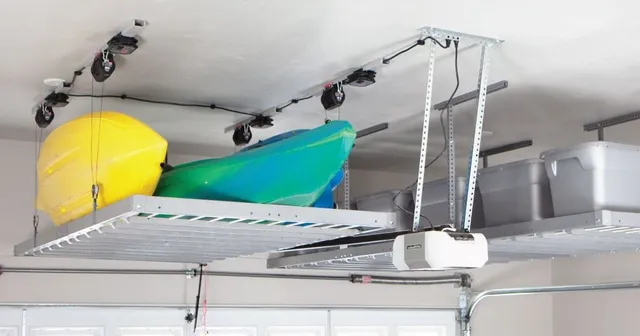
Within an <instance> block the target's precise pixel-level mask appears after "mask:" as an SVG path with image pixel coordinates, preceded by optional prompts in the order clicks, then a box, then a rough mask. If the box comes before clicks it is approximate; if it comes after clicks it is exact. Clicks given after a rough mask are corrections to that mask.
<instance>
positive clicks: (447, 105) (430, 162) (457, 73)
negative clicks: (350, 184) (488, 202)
mask: <svg viewBox="0 0 640 336" xmlns="http://www.w3.org/2000/svg"><path fill="white" fill-rule="evenodd" d="M453 44H454V48H455V53H454V67H455V73H456V86H455V88H454V89H453V92H452V93H451V96H449V99H448V100H447V103H446V104H445V105H444V108H443V109H442V110H440V126H442V135H443V137H444V146H443V148H442V150H441V151H440V152H439V153H438V155H436V157H435V158H433V159H432V160H431V161H429V163H427V164H426V165H425V167H424V169H425V170H426V169H427V168H429V167H430V166H431V165H432V164H434V163H435V162H436V161H438V159H440V157H441V156H442V154H444V152H446V151H447V148H448V147H447V144H448V143H449V137H448V135H447V131H446V127H445V126H444V119H443V116H444V112H445V111H447V110H448V108H449V105H450V104H451V101H452V100H453V97H455V95H456V93H457V92H458V89H459V88H460V72H459V71H458V41H453ZM441 47H442V46H441ZM416 184H418V179H416V180H415V181H414V182H413V183H411V184H410V185H408V186H407V187H406V188H404V189H402V190H400V191H398V192H397V193H396V194H395V195H394V196H393V204H394V205H395V206H397V207H398V208H399V209H400V210H402V211H404V212H406V213H408V214H410V215H413V212H412V211H409V210H407V209H405V208H403V207H402V206H400V205H398V203H397V202H396V199H397V198H398V196H399V195H400V194H401V193H403V192H405V191H407V190H409V189H410V188H412V187H413V186H414V185H416ZM420 217H421V218H424V219H426V220H427V221H428V222H429V226H430V227H431V229H432V230H433V229H434V228H435V227H434V225H433V222H431V220H430V219H429V218H428V217H427V216H425V215H423V214H420Z"/></svg>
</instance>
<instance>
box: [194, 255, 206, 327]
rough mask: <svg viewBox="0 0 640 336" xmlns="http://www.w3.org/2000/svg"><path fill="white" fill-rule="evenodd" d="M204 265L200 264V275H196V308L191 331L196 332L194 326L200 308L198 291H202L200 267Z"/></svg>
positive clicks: (196, 322)
mask: <svg viewBox="0 0 640 336" xmlns="http://www.w3.org/2000/svg"><path fill="white" fill-rule="evenodd" d="M203 267H204V265H202V264H201V265H200V276H199V277H198V294H196V308H195V309H194V310H195V311H194V320H193V332H196V328H197V327H198V311H199V310H200V293H201V291H202V275H203V274H204V272H203V271H202V268H203Z"/></svg>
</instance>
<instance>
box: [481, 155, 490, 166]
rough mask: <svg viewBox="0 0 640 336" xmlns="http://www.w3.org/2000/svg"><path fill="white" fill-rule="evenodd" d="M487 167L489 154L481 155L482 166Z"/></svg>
mask: <svg viewBox="0 0 640 336" xmlns="http://www.w3.org/2000/svg"><path fill="white" fill-rule="evenodd" d="M487 167H489V156H488V155H487V156H483V157H482V168H487Z"/></svg>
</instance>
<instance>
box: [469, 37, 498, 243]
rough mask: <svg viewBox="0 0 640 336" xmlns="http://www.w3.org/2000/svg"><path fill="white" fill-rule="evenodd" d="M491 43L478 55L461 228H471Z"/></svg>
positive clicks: (484, 45)
mask: <svg viewBox="0 0 640 336" xmlns="http://www.w3.org/2000/svg"><path fill="white" fill-rule="evenodd" d="M490 51H491V44H489V43H487V44H483V45H482V54H481V56H480V74H479V77H478V110H477V112H476V126H475V131H474V134H473V147H472V149H471V156H470V159H469V171H468V173H467V190H466V191H467V195H466V199H465V208H464V222H463V226H462V229H463V230H464V231H469V230H470V229H471V216H472V214H473V212H472V210H473V200H474V197H475V189H476V178H477V175H478V164H479V161H480V142H481V140H482V123H483V121H484V108H485V104H486V101H487V81H488V77H489V53H490Z"/></svg>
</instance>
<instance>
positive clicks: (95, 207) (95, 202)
mask: <svg viewBox="0 0 640 336" xmlns="http://www.w3.org/2000/svg"><path fill="white" fill-rule="evenodd" d="M99 192H100V186H98V185H97V184H93V185H92V186H91V198H92V199H93V211H94V212H95V211H96V210H98V193H99Z"/></svg>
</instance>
